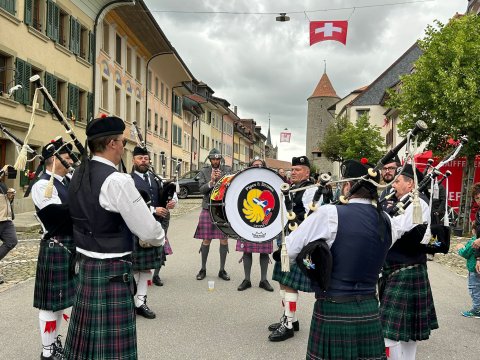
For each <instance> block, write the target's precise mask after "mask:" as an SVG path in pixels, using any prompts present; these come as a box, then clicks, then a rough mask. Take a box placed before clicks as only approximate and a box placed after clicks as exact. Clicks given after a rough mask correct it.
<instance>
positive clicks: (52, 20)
mask: <svg viewBox="0 0 480 360" xmlns="http://www.w3.org/2000/svg"><path fill="white" fill-rule="evenodd" d="M0 3H1V1H0ZM59 30H60V8H59V7H58V5H57V4H55V3H54V2H53V1H51V0H47V36H48V37H49V38H50V39H52V40H53V41H58V39H59Z"/></svg>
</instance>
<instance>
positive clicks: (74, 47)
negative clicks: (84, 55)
mask: <svg viewBox="0 0 480 360" xmlns="http://www.w3.org/2000/svg"><path fill="white" fill-rule="evenodd" d="M79 32H80V23H78V22H77V20H75V19H74V18H72V17H71V18H70V51H71V52H73V53H74V54H75V55H78V54H80V34H79Z"/></svg>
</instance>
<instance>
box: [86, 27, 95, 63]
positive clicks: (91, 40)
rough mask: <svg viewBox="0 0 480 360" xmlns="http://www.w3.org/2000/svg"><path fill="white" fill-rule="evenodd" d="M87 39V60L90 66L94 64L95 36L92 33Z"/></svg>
mask: <svg viewBox="0 0 480 360" xmlns="http://www.w3.org/2000/svg"><path fill="white" fill-rule="evenodd" d="M88 39H89V53H88V60H89V61H90V64H92V65H93V64H95V36H94V33H93V32H91V31H90V32H89V33H88Z"/></svg>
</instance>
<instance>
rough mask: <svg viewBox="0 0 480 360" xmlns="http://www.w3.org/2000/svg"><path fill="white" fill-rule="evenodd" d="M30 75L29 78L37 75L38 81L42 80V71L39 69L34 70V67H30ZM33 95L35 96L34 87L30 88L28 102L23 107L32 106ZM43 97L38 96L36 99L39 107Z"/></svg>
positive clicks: (41, 104)
mask: <svg viewBox="0 0 480 360" xmlns="http://www.w3.org/2000/svg"><path fill="white" fill-rule="evenodd" d="M31 69H32V71H31V75H30V76H33V75H38V76H40V79H41V78H43V71H42V70H41V69H38V68H36V67H35V66H33V65H31ZM33 95H35V86H34V85H33V86H30V95H29V97H28V101H27V103H26V104H25V105H32V102H33ZM43 101H44V100H43V96H38V97H37V103H38V104H39V105H40V107H42V106H43Z"/></svg>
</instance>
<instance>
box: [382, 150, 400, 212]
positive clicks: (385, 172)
mask: <svg viewBox="0 0 480 360" xmlns="http://www.w3.org/2000/svg"><path fill="white" fill-rule="evenodd" d="M387 161H388V160H387ZM400 165H401V163H400V159H399V158H398V156H397V155H395V157H393V158H392V159H391V160H390V161H389V162H388V163H386V164H385V165H384V166H383V167H382V170H381V173H380V174H381V176H382V179H383V181H384V182H385V183H386V184H390V183H391V182H392V181H393V179H394V178H395V175H396V174H397V169H398V168H399V167H400ZM391 189H392V185H391V184H390V185H388V186H387V187H386V188H385V189H384V190H383V191H382V193H381V194H380V197H379V201H380V203H381V204H382V207H383V210H385V211H386V212H387V214H388V211H389V210H390V209H391V208H392V207H393V206H394V205H395V201H396V199H395V195H391V193H390V192H391ZM389 194H390V197H389V198H388V199H387V200H385V197H386V196H387V195H389Z"/></svg>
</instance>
